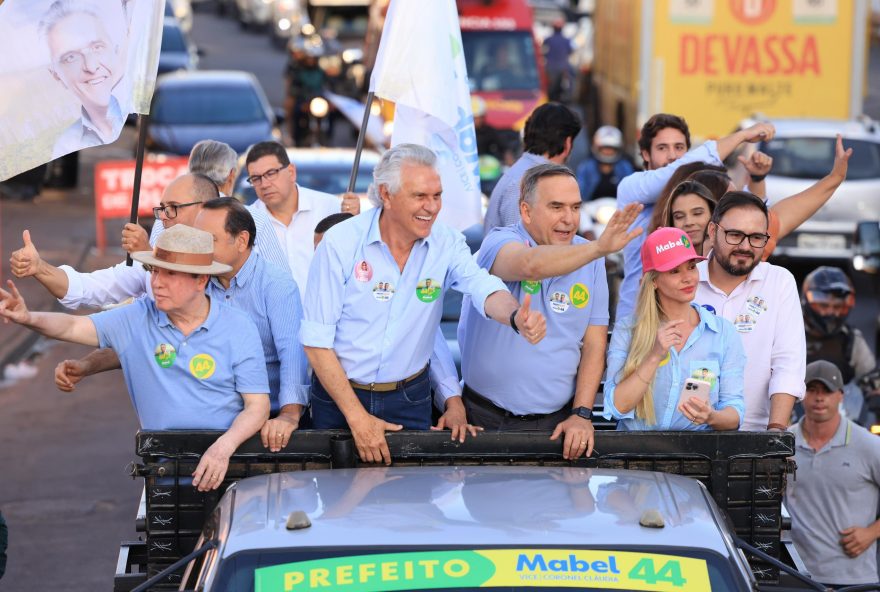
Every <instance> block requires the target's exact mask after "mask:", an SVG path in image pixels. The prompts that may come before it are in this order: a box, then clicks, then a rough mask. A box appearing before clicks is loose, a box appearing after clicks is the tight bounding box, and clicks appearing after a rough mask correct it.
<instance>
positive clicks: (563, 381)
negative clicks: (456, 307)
mask: <svg viewBox="0 0 880 592" xmlns="http://www.w3.org/2000/svg"><path fill="white" fill-rule="evenodd" d="M513 242H515V243H520V244H523V243H526V244H528V245H529V246H530V247H535V246H537V243H536V242H535V241H534V239H533V238H532V237H531V235H529V233H528V231H527V230H526V229H525V227H523V224H522V222H518V223H516V224H515V225H513V226H505V227H501V228H495V229H494V230H492V231H491V232H489V234H488V235H487V236H486V238H485V239H484V240H483V244H482V246H481V247H480V251H479V252H478V254H477V263H478V264H479V265H480V267H482V268H484V269H487V270H489V269H491V268H492V265H493V264H494V263H495V259H496V258H497V257H498V253H499V252H500V251H501V249H502V247H504V246H505V245H507V244H509V243H513ZM587 242H589V241H587V240H586V239H583V238H581V237H579V236H576V237H574V239H573V240H572V244H574V245H578V244H584V243H587ZM505 285H506V286H507V288H508V289H509V290H510V293H511V294H513V295H514V297H516V299H517V300H519V301H520V302H522V300H523V298H524V297H525V295H526V294H527V293H530V294H531V295H532V301H531V310H533V311H535V312H540V313H541V314H543V315H544V318H545V319H546V320H547V335H546V337H544V339H542V340H541V341H540V342H539V343H537V344H536V345H532V344H530V343H529V342H528V341H526V340H525V339H523V338H522V336H520V335H517V334H516V333H514V331H513V329H511V328H510V327H508V326H505V325H502V324H500V323H497V322H495V321H493V320H491V319H486V318H485V317H482V316H480V315H478V314H477V312H476V311H475V310H473V307H472V306H471V303H470V299H469V298H468V297H465V298H464V299H463V301H462V305H461V320H460V322H459V324H458V342H459V344H460V346H461V371H462V376H463V377H464V382H465V384H466V385H468V386H469V387H470V388H472V389H474V390H475V391H477V392H478V393H480V395H482V396H483V397H485V398H487V399H489V400H490V401H492V402H493V403H494V404H495V405H497V406H499V407H502V408H503V409H507V410H508V411H510V412H511V413H514V414H516V415H529V414H533V413H552V412H554V411H558V410H559V409H561V408H562V407H563V406H564V405H566V404H567V403H568V402H569V401H570V400H571V398H572V396H574V392H575V386H576V382H577V373H578V366H579V364H580V361H581V347H582V345H583V340H584V333H585V332H586V330H587V327H588V326H590V325H603V326H606V327H607V326H608V284H607V279H606V276H605V260H604V259H596V260H594V261H591V262H590V263H588V264H587V265H584V266H583V267H580V268H578V269H576V270H575V271H573V272H571V273H569V274H566V275H563V276H559V277H552V278H547V279H544V280H541V281H535V282H505ZM548 368H552V369H553V371H552V372H548V371H547V370H548Z"/></svg>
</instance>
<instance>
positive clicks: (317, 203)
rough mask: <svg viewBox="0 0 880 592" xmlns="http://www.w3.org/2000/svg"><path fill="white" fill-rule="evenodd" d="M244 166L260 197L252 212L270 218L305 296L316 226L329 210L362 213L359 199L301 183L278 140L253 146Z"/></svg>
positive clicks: (332, 211)
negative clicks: (315, 189)
mask: <svg viewBox="0 0 880 592" xmlns="http://www.w3.org/2000/svg"><path fill="white" fill-rule="evenodd" d="M245 168H246V169H247V174H248V178H247V179H248V182H249V183H250V184H251V185H253V186H254V190H255V191H256V193H257V197H258V198H259V200H258V201H257V202H256V203H254V204H253V206H251V213H252V214H253V215H254V218H255V219H256V218H257V217H258V216H260V215H264V216H267V217H268V218H269V221H270V223H271V227H272V229H273V230H274V233H273V234H274V236H275V238H276V239H277V241H278V245H279V247H280V249H281V250H282V251H283V252H284V253H285V254H286V256H287V260H288V264H289V267H290V272H291V275H293V279H294V280H295V281H296V284H297V286H299V291H300V294H301V295H303V296H305V293H306V283H307V280H308V276H309V265H311V263H312V257H314V255H315V245H314V235H315V227H316V226H317V225H318V222H320V221H321V220H323V219H324V218H326V217H327V216H329V215H330V214H336V213H339V212H340V211H341V212H349V213H351V214H358V213H360V202H359V201H358V198H357V196H356V195H355V194H351V193H349V194H345V196H344V197H343V199H342V200H340V199H339V198H338V197H336V196H335V195H330V194H329V193H322V192H320V191H314V190H312V189H308V188H306V187H302V186H301V185H298V184H297V182H296V166H294V164H293V163H291V162H290V159H289V158H288V156H287V150H286V149H285V148H284V146H282V145H281V144H279V143H278V142H260V143H259V144H255V145H254V146H252V147H251V149H250V150H249V151H248V154H247V157H246V158H245ZM266 240H267V241H268V240H269V239H266ZM262 248H263V247H261V249H262Z"/></svg>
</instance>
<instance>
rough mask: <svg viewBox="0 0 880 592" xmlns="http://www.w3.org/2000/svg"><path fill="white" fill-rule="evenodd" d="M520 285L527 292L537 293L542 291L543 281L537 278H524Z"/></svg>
mask: <svg viewBox="0 0 880 592" xmlns="http://www.w3.org/2000/svg"><path fill="white" fill-rule="evenodd" d="M520 285H521V286H522V289H523V291H524V292H526V293H527V294H537V293H538V292H540V291H541V282H539V281H536V280H523V281H521V282H520Z"/></svg>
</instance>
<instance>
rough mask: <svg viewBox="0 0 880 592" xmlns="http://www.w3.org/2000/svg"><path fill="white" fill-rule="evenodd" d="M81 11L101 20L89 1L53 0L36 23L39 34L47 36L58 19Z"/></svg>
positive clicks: (60, 19)
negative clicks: (38, 22) (37, 23)
mask: <svg viewBox="0 0 880 592" xmlns="http://www.w3.org/2000/svg"><path fill="white" fill-rule="evenodd" d="M81 13H86V14H88V15H91V16H93V17H95V19H97V20H99V21H100V20H101V17H100V16H99V15H98V10H97V9H96V8H95V7H94V6H93V5H92V4H91V3H87V2H83V1H82V0H55V2H53V3H52V4H51V5H50V6H49V8H48V10H46V14H44V15H43V18H42V19H41V20H40V24H39V25H37V28H38V29H39V31H40V35H42V36H43V37H48V36H49V32H50V31H52V28H53V27H54V26H55V25H57V24H58V23H59V22H60V21H62V20H64V19H66V18H67V17H69V16H70V15H72V14H81Z"/></svg>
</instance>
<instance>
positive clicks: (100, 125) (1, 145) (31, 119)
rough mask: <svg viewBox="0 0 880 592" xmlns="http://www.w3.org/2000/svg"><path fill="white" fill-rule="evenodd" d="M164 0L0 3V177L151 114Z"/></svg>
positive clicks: (106, 138)
mask: <svg viewBox="0 0 880 592" xmlns="http://www.w3.org/2000/svg"><path fill="white" fill-rule="evenodd" d="M164 11H165V0H4V1H3V2H2V3H0V88H2V89H3V90H2V92H0V181H2V180H4V179H7V178H9V177H12V176H14V175H16V174H18V173H20V172H23V171H27V170H29V169H32V168H34V167H35V166H37V165H40V164H43V163H45V162H49V161H51V160H53V159H55V158H58V157H60V156H64V155H65V154H69V153H71V152H75V151H77V150H81V149H82V148H90V147H92V146H99V145H102V144H109V143H111V142H114V141H115V140H116V139H117V138H118V137H119V133H120V132H121V131H122V126H123V124H124V123H125V119H126V117H127V116H128V114H129V113H149V110H150V99H151V98H152V95H153V88H154V87H155V84H156V70H157V68H158V61H159V48H160V46H161V41H162V24H163V18H164Z"/></svg>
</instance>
